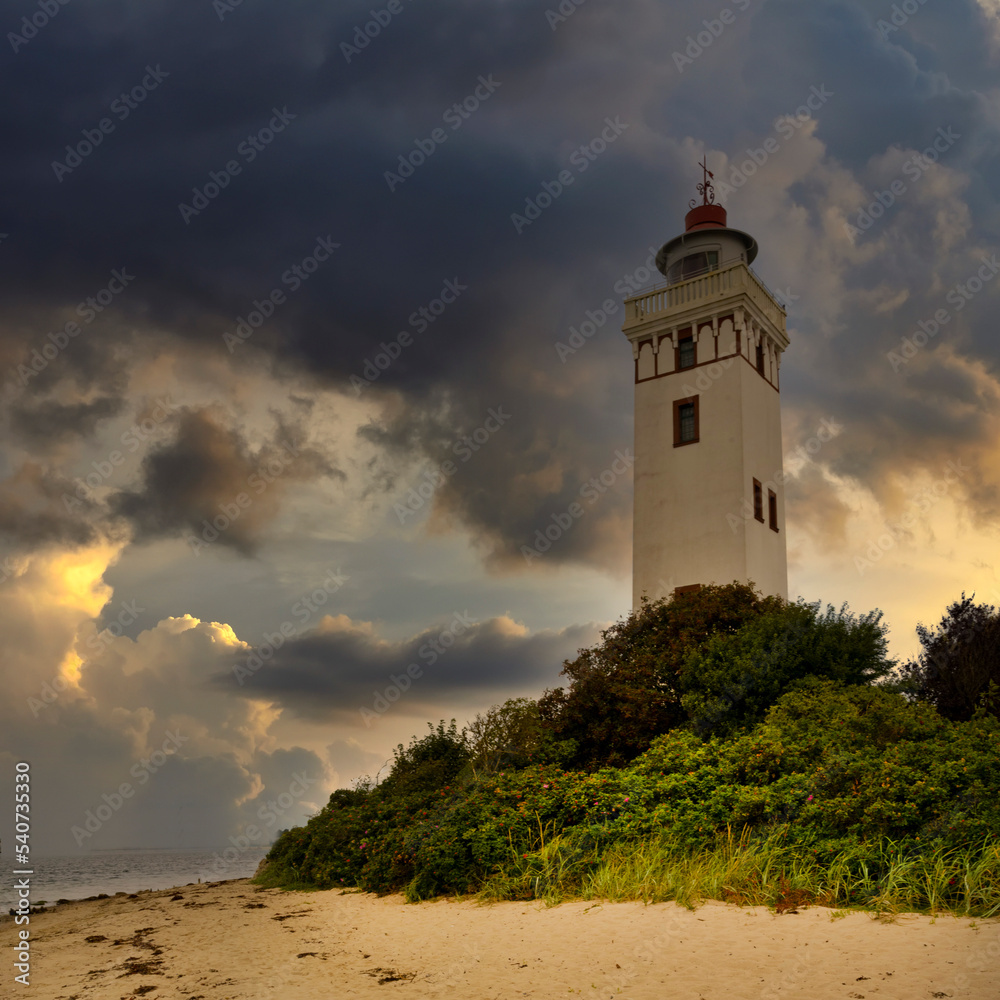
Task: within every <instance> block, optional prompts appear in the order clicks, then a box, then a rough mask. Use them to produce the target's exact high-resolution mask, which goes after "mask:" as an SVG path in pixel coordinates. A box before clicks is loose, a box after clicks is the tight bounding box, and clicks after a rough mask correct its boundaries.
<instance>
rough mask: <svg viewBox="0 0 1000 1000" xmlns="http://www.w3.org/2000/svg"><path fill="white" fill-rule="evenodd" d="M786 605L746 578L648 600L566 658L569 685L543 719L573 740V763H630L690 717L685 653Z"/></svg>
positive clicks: (549, 696)
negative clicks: (597, 640)
mask: <svg viewBox="0 0 1000 1000" xmlns="http://www.w3.org/2000/svg"><path fill="white" fill-rule="evenodd" d="M783 605H784V602H783V601H782V600H781V598H779V597H761V596H760V595H759V594H758V593H757V591H755V590H754V587H753V585H752V584H745V583H731V584H726V585H724V586H709V587H702V588H701V589H700V590H699V591H697V592H693V593H687V594H677V595H674V596H673V597H672V598H670V599H669V600H668V599H664V598H661V599H659V600H657V601H653V602H649V601H643V604H642V606H641V607H640V608H638V609H635V610H633V611H631V612H630V613H629V614H628V615H627V616H626V617H624V618H623V619H622V620H620V621H618V622H616V623H615V624H614V625H612V626H611V627H610V628H608V629H606V630H605V631H604V632H602V633H601V638H602V640H603V641H602V642H601V643H600V645H597V646H595V647H593V648H592V649H582V650H580V653H579V655H578V656H577V658H576V659H575V660H573V661H568V660H567V661H566V662H565V664H564V666H563V671H562V672H563V674H564V675H565V676H566V677H568V678H569V679H570V685H569V688H568V689H563V688H556V689H555V690H552V691H547V692H546V693H545V695H543V697H542V699H541V700H540V702H539V711H540V713H541V717H542V720H543V722H544V723H545V725H546V727H547V728H548V729H550V730H551V731H552V733H553V734H554V736H555V738H556V739H559V740H564V741H570V740H571V741H573V742H574V743H575V746H576V749H575V753H574V754H573V756H572V759H571V763H572V764H573V765H575V766H577V767H584V768H590V769H595V770H596V769H597V768H600V767H603V766H621V765H622V764H626V763H628V762H629V761H630V760H633V759H634V758H635V757H637V756H638V755H639V754H641V753H642V752H643V751H645V750H646V748H647V747H648V746H649V744H650V742H651V741H652V740H653V739H654V738H655V737H656V736H658V735H660V734H661V733H665V732H667V731H668V730H670V729H672V728H674V727H675V726H678V725H680V724H681V723H682V722H683V721H684V720H685V719H686V717H687V716H686V713H685V712H684V709H683V707H682V705H681V695H682V693H683V689H682V676H681V675H682V671H683V668H684V664H685V660H686V658H687V656H688V654H689V653H690V652H691V651H692V650H694V649H696V648H697V647H698V646H699V645H700V644H701V643H703V642H705V641H706V640H707V639H708V638H709V637H710V636H713V635H727V634H732V633H735V632H736V631H737V630H738V629H739V628H740V627H741V626H743V625H744V624H745V623H746V622H747V621H749V620H751V619H753V618H755V617H757V616H759V615H761V614H764V613H765V612H768V611H776V610H778V609H780V608H781V607H783Z"/></svg>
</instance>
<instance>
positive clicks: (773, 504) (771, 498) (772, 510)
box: [767, 490, 778, 531]
mask: <svg viewBox="0 0 1000 1000" xmlns="http://www.w3.org/2000/svg"><path fill="white" fill-rule="evenodd" d="M767 518H768V522H769V523H770V526H771V530H772V531H777V530H778V497H777V495H776V494H775V492H774V490H768V491H767Z"/></svg>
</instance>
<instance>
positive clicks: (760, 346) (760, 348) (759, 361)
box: [757, 341, 764, 375]
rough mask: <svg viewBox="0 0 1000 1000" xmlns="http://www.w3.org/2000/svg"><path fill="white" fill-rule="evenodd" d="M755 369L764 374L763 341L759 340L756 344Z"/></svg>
mask: <svg viewBox="0 0 1000 1000" xmlns="http://www.w3.org/2000/svg"><path fill="white" fill-rule="evenodd" d="M757 371H759V372H760V373H761V375H763V374H764V342H763V341H761V342H760V343H759V344H758V345H757Z"/></svg>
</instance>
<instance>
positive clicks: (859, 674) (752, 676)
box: [681, 601, 894, 736]
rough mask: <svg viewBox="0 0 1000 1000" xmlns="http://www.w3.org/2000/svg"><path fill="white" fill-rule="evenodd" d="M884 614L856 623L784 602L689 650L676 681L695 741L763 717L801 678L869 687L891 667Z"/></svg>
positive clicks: (845, 615)
mask: <svg viewBox="0 0 1000 1000" xmlns="http://www.w3.org/2000/svg"><path fill="white" fill-rule="evenodd" d="M886 631H887V627H886V626H885V625H883V624H882V612H881V611H878V610H875V611H871V612H869V613H868V614H865V615H861V616H860V617H855V616H854V615H853V614H851V613H850V612H849V611H848V610H847V605H846V604H844V605H843V606H842V607H841V608H840V610H839V611H836V610H835V609H834V608H833V607H832V606H827V609H826V611H825V612H823V613H820V604H819V602H816V603H815V604H805V603H803V602H801V601H800V602H799V603H797V604H787V605H785V606H784V607H781V608H776V609H768V610H767V611H765V612H764V613H763V614H760V615H758V616H756V617H755V618H752V619H750V620H748V621H747V622H746V623H745V624H744V625H743V626H742V627H741V628H740V629H739V630H738V631H737V632H735V633H732V632H730V633H723V634H716V635H713V636H712V637H711V638H710V639H708V641H707V642H705V643H703V644H702V645H700V646H699V647H697V648H696V649H694V650H692V651H691V652H690V653H689V654H688V657H687V659H686V661H685V664H684V670H683V673H682V677H681V688H682V695H681V704H682V706H683V708H684V710H685V712H686V713H687V715H688V717H689V718H690V724H691V726H692V727H693V728H694V730H695V731H696V732H698V733H699V734H701V735H703V736H704V735H709V734H717V735H728V734H731V733H733V732H735V731H736V730H737V729H739V728H740V727H744V726H749V725H753V724H755V723H757V722H760V721H762V720H763V719H764V716H765V715H766V714H767V710H768V709H769V708H770V707H771V706H772V705H773V704H774V703H775V702H776V701H777V700H778V698H780V697H781V695H782V694H784V693H785V692H786V691H788V690H790V689H792V688H793V687H795V686H796V685H797V684H798V683H800V682H802V681H804V680H805V679H806V678H827V679H829V680H832V681H835V682H837V683H838V684H842V685H847V684H871V683H872V682H873V681H876V680H879V679H881V678H883V677H885V676H886V675H887V674H888V673H889V672H890V671H891V670H892V668H893V666H894V664H893V661H891V660H889V659H888V658H887V655H886V637H885V633H886Z"/></svg>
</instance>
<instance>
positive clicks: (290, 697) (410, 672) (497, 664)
mask: <svg viewBox="0 0 1000 1000" xmlns="http://www.w3.org/2000/svg"><path fill="white" fill-rule="evenodd" d="M596 635H597V630H596V629H595V628H593V627H590V626H573V627H571V628H566V629H563V630H562V631H560V632H538V633H535V634H533V635H528V634H525V633H524V630H523V629H521V628H519V627H517V626H515V625H514V624H513V623H512V622H511V621H510V620H509V619H492V620H489V621H482V622H475V621H473V620H472V619H470V618H469V617H468V615H467V613H465V612H464V611H456V612H455V613H454V614H453V615H452V617H451V618H450V619H449V620H447V621H444V622H442V623H441V624H440V625H439V626H434V627H431V628H428V629H426V630H424V631H423V632H421V633H420V634H419V635H416V636H414V637H412V638H409V639H405V640H401V641H396V642H393V641H387V640H385V639H382V638H380V637H379V636H378V635H377V634H376V633H375V632H374V631H373V630H372V629H371V628H370V627H366V626H360V625H354V624H351V623H350V622H348V621H347V620H346V619H343V618H340V619H334V620H329V621H328V622H327V623H326V624H325V625H324V626H323V627H321V628H320V629H319V630H317V631H314V632H311V633H309V634H307V635H305V636H303V637H301V638H293V639H291V640H286V641H285V642H284V643H283V644H281V645H280V648H279V649H278V650H277V652H276V653H274V654H273V656H269V655H268V652H269V650H270V651H273V648H272V646H261V647H258V649H257V650H255V651H254V652H252V653H250V654H247V653H243V654H240V655H239V656H238V657H236V660H235V664H234V671H233V672H228V673H225V674H220V675H217V676H216V677H215V678H214V681H213V683H214V686H215V687H216V688H217V689H221V690H231V691H233V692H234V693H239V694H242V695H244V696H245V697H248V698H258V699H259V698H265V699H268V700H272V701H274V702H276V703H277V704H279V705H280V706H282V707H284V708H287V709H288V710H290V711H291V712H292V713H294V714H295V715H297V716H300V717H302V718H307V719H313V720H317V721H319V720H331V719H335V720H337V721H339V722H343V723H353V724H357V723H360V721H361V719H362V716H361V714H360V713H361V709H366V710H368V711H375V712H376V713H378V712H379V707H378V705H374V703H373V702H374V697H375V695H376V694H378V693H382V692H384V691H385V689H386V688H389V687H392V686H394V685H395V686H396V688H397V695H398V697H399V700H400V705H401V707H405V708H406V710H407V711H408V712H418V711H420V710H423V709H425V708H429V707H432V706H434V705H439V704H440V702H441V700H442V698H450V699H456V698H457V699H458V700H468V699H469V698H470V697H474V696H476V695H481V696H485V697H489V696H491V695H492V694H493V693H494V692H501V691H512V690H541V689H542V688H544V687H547V686H550V685H553V684H555V683H556V681H557V678H558V674H559V670H560V669H561V664H562V661H563V660H564V659H566V658H567V657H572V656H574V655H575V653H576V651H577V649H578V648H580V647H582V646H584V645H587V644H590V643H592V642H593V641H594V639H595V638H596ZM279 638H280V635H279ZM267 641H268V640H267V637H266V636H265V642H267ZM277 645H279V644H278V643H277V642H275V643H273V646H277ZM261 651H263V652H264V657H265V659H266V661H265V659H260V658H258V655H257V654H258V653H259V652H261ZM258 664H261V665H260V666H258ZM407 681H408V682H409V683H407ZM399 691H402V694H401V695H399ZM390 699H391V700H392V701H396V700H397V699H396V697H394V696H393V695H391V694H390ZM352 760H353V758H352ZM335 766H336V765H335Z"/></svg>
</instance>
